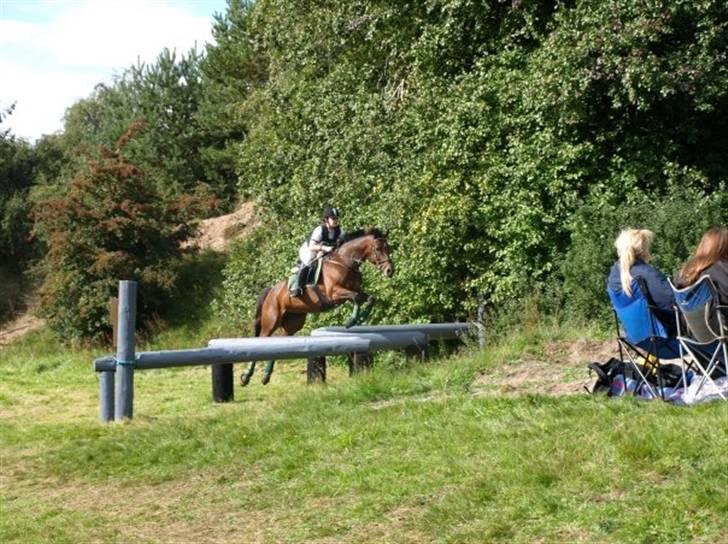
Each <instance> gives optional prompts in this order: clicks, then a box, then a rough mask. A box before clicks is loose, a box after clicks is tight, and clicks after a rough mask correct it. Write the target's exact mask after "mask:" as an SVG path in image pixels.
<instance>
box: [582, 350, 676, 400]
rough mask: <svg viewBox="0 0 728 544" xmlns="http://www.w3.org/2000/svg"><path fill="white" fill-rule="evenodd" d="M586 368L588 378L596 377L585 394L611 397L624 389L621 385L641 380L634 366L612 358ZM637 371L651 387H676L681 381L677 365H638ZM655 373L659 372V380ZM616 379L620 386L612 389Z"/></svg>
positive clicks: (590, 364)
mask: <svg viewBox="0 0 728 544" xmlns="http://www.w3.org/2000/svg"><path fill="white" fill-rule="evenodd" d="M587 368H588V369H589V375H590V376H591V374H592V372H593V373H594V374H596V376H597V378H596V381H595V382H594V383H593V384H592V387H591V389H590V388H589V387H586V386H585V389H586V390H587V392H589V393H590V394H592V395H594V394H600V393H602V394H606V395H607V396H613V395H614V394H615V391H618V390H620V388H624V385H623V384H626V383H627V382H628V381H632V382H635V381H640V379H641V378H640V375H639V373H638V372H637V370H636V369H635V367H634V365H632V364H631V363H627V362H624V361H620V360H619V359H615V358H614V357H612V358H611V359H609V361H607V362H606V363H589V364H588V365H587ZM639 370H640V372H642V374H643V375H644V376H645V378H646V379H647V381H648V382H649V383H650V384H651V385H653V386H661V387H676V386H677V385H678V384H679V383H680V380H681V379H682V369H681V368H680V366H679V365H675V364H668V365H659V367H656V366H655V365H652V364H649V365H639ZM657 372H659V379H658V375H657ZM617 377H619V380H621V382H622V384H621V385H620V387H616V388H613V387H612V385H613V382H614V380H615V379H617ZM619 380H618V381H619Z"/></svg>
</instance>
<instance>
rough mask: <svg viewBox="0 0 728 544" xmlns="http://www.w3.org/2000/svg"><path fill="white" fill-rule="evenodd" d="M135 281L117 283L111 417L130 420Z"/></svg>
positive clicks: (131, 407) (133, 353)
mask: <svg viewBox="0 0 728 544" xmlns="http://www.w3.org/2000/svg"><path fill="white" fill-rule="evenodd" d="M136 299H137V284H136V282H135V281H127V280H122V281H120V282H119V314H118V315H119V319H118V327H117V330H118V338H117V340H116V384H115V393H116V394H115V399H114V400H115V404H114V419H116V420H117V421H119V420H122V419H124V418H128V419H131V418H132V417H133V415H134V358H135V356H136V353H135V347H134V331H135V328H136Z"/></svg>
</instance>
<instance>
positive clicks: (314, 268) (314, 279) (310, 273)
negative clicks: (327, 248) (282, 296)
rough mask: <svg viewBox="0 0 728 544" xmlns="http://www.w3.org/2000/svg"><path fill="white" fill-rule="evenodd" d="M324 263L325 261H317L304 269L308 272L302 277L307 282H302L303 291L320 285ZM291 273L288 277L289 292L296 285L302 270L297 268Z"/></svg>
mask: <svg viewBox="0 0 728 544" xmlns="http://www.w3.org/2000/svg"><path fill="white" fill-rule="evenodd" d="M323 263H324V260H323V259H317V260H316V261H314V262H313V263H311V264H308V265H306V266H305V267H304V268H305V269H306V270H305V272H303V276H302V277H303V278H305V281H303V282H301V283H302V285H300V287H301V288H302V289H305V288H306V287H310V286H312V285H316V284H317V283H318V281H319V278H320V277H321V269H322V268H323ZM291 272H292V273H291V275H290V276H288V290H289V291H290V290H291V287H293V286H294V285H295V283H296V279H297V277H298V274H299V272H300V269H299V268H298V267H296V268H294V269H293V270H292V271H291Z"/></svg>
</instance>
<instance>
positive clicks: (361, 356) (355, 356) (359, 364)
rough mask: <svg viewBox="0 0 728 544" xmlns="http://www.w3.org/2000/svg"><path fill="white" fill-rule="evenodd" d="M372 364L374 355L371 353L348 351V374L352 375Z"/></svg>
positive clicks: (367, 368) (370, 366) (369, 367)
mask: <svg viewBox="0 0 728 544" xmlns="http://www.w3.org/2000/svg"><path fill="white" fill-rule="evenodd" d="M373 364H374V356H372V354H371V353H350V354H349V376H353V375H354V374H357V373H359V372H361V371H363V370H369V369H371V368H372V365H373Z"/></svg>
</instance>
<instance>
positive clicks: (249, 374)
mask: <svg viewBox="0 0 728 544" xmlns="http://www.w3.org/2000/svg"><path fill="white" fill-rule="evenodd" d="M254 372H255V361H253V362H251V363H250V365H249V366H248V370H247V372H246V373H245V374H241V375H240V385H242V386H243V387H245V386H246V385H248V383H249V382H250V378H252V377H253V373H254Z"/></svg>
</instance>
